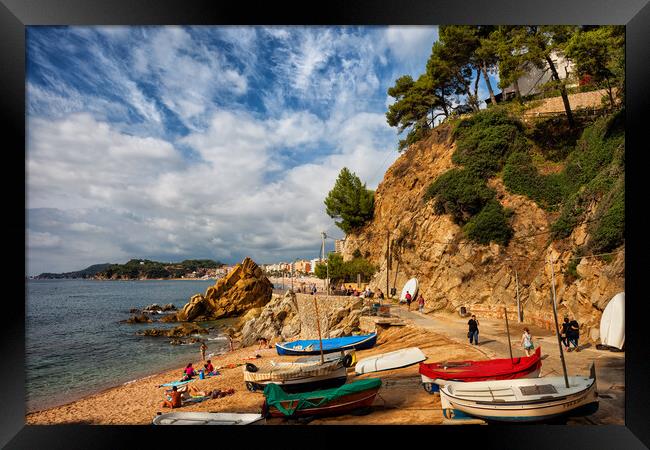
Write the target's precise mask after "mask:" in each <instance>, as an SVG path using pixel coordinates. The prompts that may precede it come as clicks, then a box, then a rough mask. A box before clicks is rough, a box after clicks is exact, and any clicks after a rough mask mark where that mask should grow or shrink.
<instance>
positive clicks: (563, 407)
mask: <svg viewBox="0 0 650 450" xmlns="http://www.w3.org/2000/svg"><path fill="white" fill-rule="evenodd" d="M572 378H574V379H573V380H572V381H571V386H572V388H571V389H570V390H563V389H562V386H563V384H562V383H563V381H562V380H561V379H556V381H555V382H554V384H555V387H554V389H555V388H557V389H556V390H557V393H556V394H555V395H536V396H532V398H530V399H522V398H521V396H512V400H504V399H503V398H497V399H496V400H489V397H488V396H487V395H483V397H484V399H483V400H477V399H478V398H480V397H481V396H482V394H486V393H488V392H489V393H493V392H494V393H498V392H503V391H506V390H507V387H508V383H507V381H508V380H504V381H503V382H494V383H493V384H492V390H490V389H487V388H486V389H483V390H480V389H479V388H475V386H477V385H478V384H481V385H483V384H488V383H453V384H452V385H451V389H450V385H447V386H445V387H443V388H442V389H441V390H440V404H441V407H442V413H443V416H444V417H445V418H447V419H460V418H465V417H468V416H469V417H478V418H480V419H484V420H488V421H500V422H543V421H548V420H551V419H555V418H558V417H561V416H567V415H570V414H572V413H574V412H577V411H578V410H583V411H584V410H590V411H588V412H594V411H595V410H597V409H598V394H597V392H596V380H595V379H591V380H588V379H585V378H582V379H578V378H577V377H572ZM545 380H549V379H545V378H538V379H537V380H526V379H524V380H516V381H515V383H517V382H518V381H519V382H521V384H525V382H526V381H531V382H533V381H534V383H530V385H529V386H526V387H534V386H535V385H536V384H537V385H542V384H543V383H545V382H547V381H545ZM576 380H577V381H576ZM464 384H467V385H468V387H467V388H465V389H464V390H463V391H462V392H464V394H455V393H454V388H457V390H460V387H459V386H460V385H464ZM469 385H473V386H469ZM583 385H584V387H582V386H583ZM546 386H548V385H546ZM510 387H511V388H512V389H513V390H515V389H517V385H512V384H511V386H510ZM539 387H542V386H539ZM472 389H474V391H472ZM520 389H521V388H520ZM468 392H474V393H475V394H471V395H470V394H467V393H468ZM497 397H498V395H497ZM493 398H494V395H493ZM497 400H498V401H497Z"/></svg>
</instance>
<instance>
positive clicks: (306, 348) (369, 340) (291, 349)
mask: <svg viewBox="0 0 650 450" xmlns="http://www.w3.org/2000/svg"><path fill="white" fill-rule="evenodd" d="M376 342H377V333H371V334H364V335H360V336H343V337H338V338H330V339H322V348H323V353H333V352H340V351H342V350H352V349H355V350H364V349H367V348H371V347H373V346H374V345H375V343H376ZM275 348H276V350H277V352H278V355H318V354H320V353H321V340H319V339H302V340H298V341H293V342H282V343H277V344H275Z"/></svg>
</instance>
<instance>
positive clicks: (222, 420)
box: [153, 412, 264, 425]
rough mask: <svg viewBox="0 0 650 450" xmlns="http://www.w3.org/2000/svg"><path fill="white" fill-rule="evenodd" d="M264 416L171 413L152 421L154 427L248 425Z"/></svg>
mask: <svg viewBox="0 0 650 450" xmlns="http://www.w3.org/2000/svg"><path fill="white" fill-rule="evenodd" d="M263 419H264V416H262V415H260V414H243V413H210V412H171V413H167V414H161V415H159V416H156V417H155V418H154V419H153V424H154V425H249V424H253V423H256V422H260V421H262V420H263Z"/></svg>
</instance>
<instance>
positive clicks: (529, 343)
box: [521, 328, 535, 356]
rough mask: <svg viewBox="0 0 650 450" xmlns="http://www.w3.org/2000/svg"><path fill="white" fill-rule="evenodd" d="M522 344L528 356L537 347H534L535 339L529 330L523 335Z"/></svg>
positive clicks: (525, 329) (525, 330)
mask: <svg viewBox="0 0 650 450" xmlns="http://www.w3.org/2000/svg"><path fill="white" fill-rule="evenodd" d="M521 344H522V345H523V346H524V351H525V352H526V356H530V352H532V351H533V349H534V348H535V346H534V345H533V337H532V336H531V335H530V330H529V329H528V328H524V334H522V335H521Z"/></svg>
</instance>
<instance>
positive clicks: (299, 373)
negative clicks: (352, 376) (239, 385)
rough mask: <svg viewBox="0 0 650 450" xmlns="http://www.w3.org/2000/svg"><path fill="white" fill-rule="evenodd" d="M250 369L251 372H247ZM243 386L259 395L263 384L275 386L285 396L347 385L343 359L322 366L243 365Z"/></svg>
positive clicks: (315, 364)
mask: <svg viewBox="0 0 650 450" xmlns="http://www.w3.org/2000/svg"><path fill="white" fill-rule="evenodd" d="M251 369H252V370H251ZM243 372H244V382H245V383H246V388H247V389H248V390H249V391H252V392H255V391H263V390H264V388H265V387H266V385H267V384H269V383H275V384H279V385H280V386H282V389H284V390H285V391H286V392H308V391H313V390H317V389H327V388H332V387H339V386H341V385H343V384H345V382H346V381H347V376H348V374H347V369H346V368H345V366H344V365H343V358H341V357H340V356H339V358H337V359H335V360H333V361H329V362H326V363H324V364H320V362H318V363H311V364H295V363H291V364H289V365H282V366H273V365H271V364H265V365H263V366H260V367H256V366H254V365H253V364H247V365H246V366H244V368H243Z"/></svg>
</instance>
